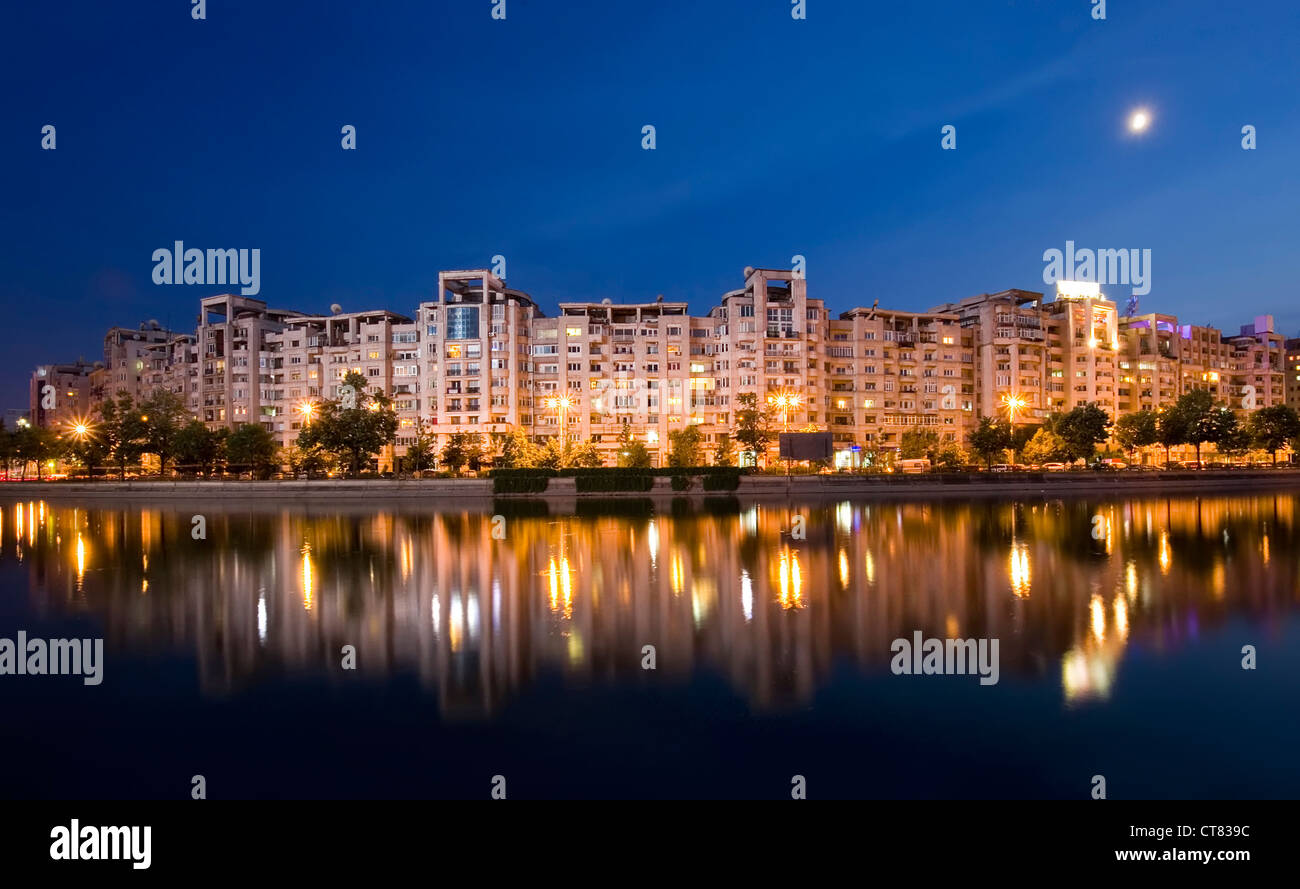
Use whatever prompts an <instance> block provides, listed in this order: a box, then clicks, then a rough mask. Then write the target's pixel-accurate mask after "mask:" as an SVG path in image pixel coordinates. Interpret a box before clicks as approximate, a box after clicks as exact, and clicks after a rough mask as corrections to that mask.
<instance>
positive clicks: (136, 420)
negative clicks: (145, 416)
mask: <svg viewBox="0 0 1300 889" xmlns="http://www.w3.org/2000/svg"><path fill="white" fill-rule="evenodd" d="M99 416H100V420H101V422H100V423H99V424H98V425H99V434H100V435H102V436H103V438H104V443H105V445H106V446H107V447H108V452H109V454H110V457H111V459H112V461H113V465H114V466H116V467H117V477H118V478H119V479H124V478H126V467H127V466H129V465H131V464H134V463H135V462H136V461H138V460H139V459H140V455H141V454H143V453H144V436H145V428H144V421H143V420H142V419H141V413H140V409H139V408H138V407H137V406H136V404H135V399H133V398H132V397H131V396H130V395H129V394H128V393H126V392H119V393H118V394H117V397H116V398H106V399H104V401H103V402H101V403H100V405H99Z"/></svg>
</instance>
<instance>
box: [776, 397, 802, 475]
mask: <svg viewBox="0 0 1300 889" xmlns="http://www.w3.org/2000/svg"><path fill="white" fill-rule="evenodd" d="M767 403H768V404H770V405H774V406H776V407H778V408H780V409H781V431H782V432H789V431H790V413H789V412H790V411H791V410H792V409H794V408H797V407H798V406H799V405H801V404H802V403H803V399H802V398H800V397H799V395H798V394H797V393H794V392H788V391H781V392H778V393H777V394H776V395H769V396H768V397H767ZM777 449H778V451H779V450H780V445H778V446H777ZM785 474H786V475H787V476H788V475H789V474H790V460H789V458H787V459H786V461H785Z"/></svg>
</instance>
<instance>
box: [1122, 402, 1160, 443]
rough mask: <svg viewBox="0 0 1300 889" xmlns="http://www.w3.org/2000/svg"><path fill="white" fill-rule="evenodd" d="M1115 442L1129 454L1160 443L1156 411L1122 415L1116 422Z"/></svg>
mask: <svg viewBox="0 0 1300 889" xmlns="http://www.w3.org/2000/svg"><path fill="white" fill-rule="evenodd" d="M1115 441H1116V443H1118V444H1119V446H1120V447H1121V448H1123V449H1124V450H1125V451H1126V452H1128V453H1129V454H1135V453H1137V452H1138V451H1139V450H1141V449H1142V448H1145V447H1147V446H1149V445H1153V444H1158V443H1159V442H1160V423H1159V421H1158V419H1157V417H1156V413H1155V411H1149V410H1142V411H1134V412H1133V413H1128V414H1121V415H1120V417H1119V419H1117V420H1116V421H1115Z"/></svg>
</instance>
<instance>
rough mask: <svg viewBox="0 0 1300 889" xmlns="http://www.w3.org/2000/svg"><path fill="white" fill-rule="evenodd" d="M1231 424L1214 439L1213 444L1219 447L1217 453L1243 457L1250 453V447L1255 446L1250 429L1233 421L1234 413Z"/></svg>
mask: <svg viewBox="0 0 1300 889" xmlns="http://www.w3.org/2000/svg"><path fill="white" fill-rule="evenodd" d="M1233 419H1234V422H1233V426H1232V428H1231V429H1230V430H1228V431H1227V432H1225V433H1224V434H1223V436H1222V437H1221V438H1220V439H1218V440H1217V441H1215V443H1214V446H1215V447H1216V448H1218V449H1219V453H1220V454H1223V455H1224V456H1225V457H1244V456H1246V455H1247V454H1249V453H1250V449H1251V448H1252V447H1254V446H1255V440H1254V437H1253V436H1252V435H1251V434H1250V430H1249V429H1247V428H1246V427H1245V426H1242V425H1240V424H1238V423H1236V422H1235V420H1236V415H1235V414H1234V415H1233Z"/></svg>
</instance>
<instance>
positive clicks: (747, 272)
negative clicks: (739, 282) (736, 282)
mask: <svg viewBox="0 0 1300 889" xmlns="http://www.w3.org/2000/svg"><path fill="white" fill-rule="evenodd" d="M752 274H754V267H753V266H752V265H747V266H745V277H746V278H748V277H749V276H750V275H752Z"/></svg>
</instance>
